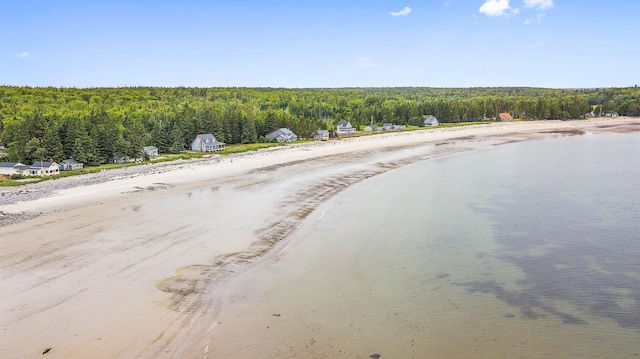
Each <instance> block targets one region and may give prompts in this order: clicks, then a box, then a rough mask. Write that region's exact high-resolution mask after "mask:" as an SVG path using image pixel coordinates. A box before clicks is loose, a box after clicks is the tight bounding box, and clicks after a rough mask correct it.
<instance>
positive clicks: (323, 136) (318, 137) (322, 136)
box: [313, 130, 329, 141]
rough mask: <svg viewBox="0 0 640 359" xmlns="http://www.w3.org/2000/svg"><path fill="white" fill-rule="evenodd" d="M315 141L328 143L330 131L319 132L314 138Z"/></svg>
mask: <svg viewBox="0 0 640 359" xmlns="http://www.w3.org/2000/svg"><path fill="white" fill-rule="evenodd" d="M313 138H314V139H315V140H320V141H326V140H328V139H329V131H328V130H318V132H317V133H316V134H315V136H313Z"/></svg>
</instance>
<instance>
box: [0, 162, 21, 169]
mask: <svg viewBox="0 0 640 359" xmlns="http://www.w3.org/2000/svg"><path fill="white" fill-rule="evenodd" d="M17 164H18V163H16V162H2V163H0V167H5V168H6V167H11V168H13V166H15V165H17Z"/></svg>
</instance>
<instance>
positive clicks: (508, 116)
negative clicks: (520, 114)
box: [498, 112, 513, 121]
mask: <svg viewBox="0 0 640 359" xmlns="http://www.w3.org/2000/svg"><path fill="white" fill-rule="evenodd" d="M498 118H499V119H500V121H511V120H513V116H511V114H510V113H507V112H503V113H501V114H499V115H498Z"/></svg>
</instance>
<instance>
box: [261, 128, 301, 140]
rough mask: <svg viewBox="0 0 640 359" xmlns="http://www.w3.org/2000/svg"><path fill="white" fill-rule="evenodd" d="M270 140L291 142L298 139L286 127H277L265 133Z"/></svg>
mask: <svg viewBox="0 0 640 359" xmlns="http://www.w3.org/2000/svg"><path fill="white" fill-rule="evenodd" d="M266 137H267V138H269V139H270V140H271V141H273V140H276V141H278V142H293V141H297V140H298V136H297V135H296V134H295V133H293V132H291V130H289V129H288V128H279V129H277V130H275V131H273V132H270V133H268V134H267V135H266Z"/></svg>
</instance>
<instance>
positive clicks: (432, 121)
mask: <svg viewBox="0 0 640 359" xmlns="http://www.w3.org/2000/svg"><path fill="white" fill-rule="evenodd" d="M422 117H424V125H425V126H427V127H429V126H432V127H435V126H438V125H439V124H440V123H439V122H438V119H437V118H436V116H433V115H425V116H422Z"/></svg>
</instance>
